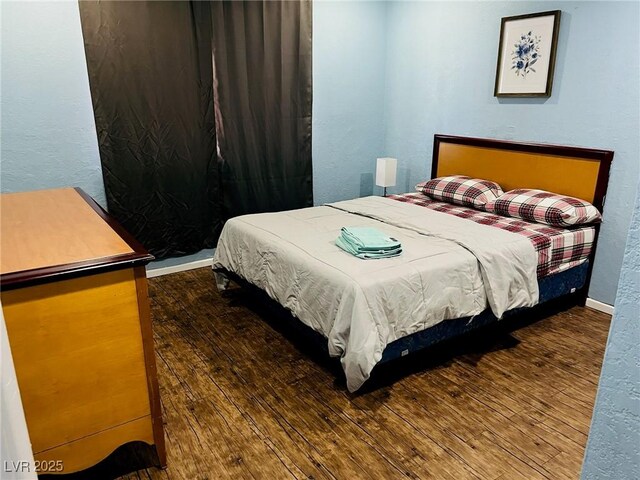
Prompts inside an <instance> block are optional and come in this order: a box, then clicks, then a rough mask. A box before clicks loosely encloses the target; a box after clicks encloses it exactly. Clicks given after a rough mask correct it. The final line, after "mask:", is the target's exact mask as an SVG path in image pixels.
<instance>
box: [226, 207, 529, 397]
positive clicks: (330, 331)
mask: <svg viewBox="0 0 640 480" xmlns="http://www.w3.org/2000/svg"><path fill="white" fill-rule="evenodd" d="M360 225H368V226H372V227H375V228H378V229H379V230H381V231H383V232H386V233H387V234H389V235H390V236H392V237H394V238H397V239H398V240H400V242H401V243H402V248H403V252H402V254H401V255H400V256H399V257H395V258H388V259H380V260H361V259H358V258H356V257H353V256H351V255H350V254H348V253H346V252H344V251H342V250H340V249H339V248H338V247H337V246H336V245H335V243H334V240H335V239H336V237H337V236H338V235H339V233H340V228H341V227H343V226H360ZM536 262H537V256H536V252H535V250H534V248H533V246H532V244H531V242H530V241H529V240H528V239H527V238H525V237H523V236H521V235H517V234H514V233H511V232H507V231H505V230H501V229H498V228H495V227H491V226H486V225H480V224H477V223H475V222H472V221H469V220H465V219H462V218H458V217H455V216H452V215H449V214H446V213H441V212H436V211H433V210H430V209H427V208H423V207H420V206H417V205H412V204H407V203H403V202H398V201H395V200H391V199H388V198H383V197H366V198H360V199H356V200H349V201H344V202H337V203H333V204H329V205H325V206H322V207H312V208H304V209H300V210H292V211H288V212H279V213H265V214H257V215H245V216H241V217H236V218H233V219H231V220H229V221H228V222H227V223H226V225H225V227H224V229H223V231H222V235H221V236H220V240H219V241H218V247H217V249H216V252H215V255H214V259H213V267H214V268H225V269H227V270H229V271H232V272H234V273H236V274H238V275H240V276H241V277H243V278H244V279H246V280H248V281H249V282H251V283H252V284H254V285H256V286H257V287H259V288H261V289H263V290H264V291H266V292H267V293H268V294H269V296H270V297H271V298H273V299H274V300H276V301H277V302H279V303H280V304H281V305H283V306H284V307H286V308H287V309H289V310H290V311H291V313H293V315H295V316H296V317H297V318H298V319H300V320H301V321H302V322H304V323H305V324H306V325H308V326H310V327H311V328H313V329H315V330H316V331H318V332H320V333H322V334H323V335H324V336H325V337H327V339H328V345H329V353H330V354H331V355H333V356H340V357H341V363H342V366H343V369H344V371H345V374H346V378H347V387H348V388H349V390H350V391H355V390H357V389H358V388H359V387H360V386H361V385H362V384H363V383H364V382H365V381H366V380H367V379H368V378H369V375H370V373H371V371H372V370H373V367H374V366H375V365H376V363H377V362H378V361H379V360H380V358H381V357H382V352H383V350H384V348H385V347H386V346H387V344H389V343H391V342H393V341H394V340H397V339H398V338H401V337H403V336H406V335H409V334H411V333H414V332H416V331H420V330H424V329H426V328H429V327H431V326H433V325H435V324H437V323H439V322H441V321H443V320H446V319H452V318H460V317H467V316H473V315H476V314H478V313H480V312H482V311H483V310H484V309H486V308H487V305H489V306H490V308H491V309H492V311H493V313H494V314H495V315H496V316H497V317H501V316H502V314H503V313H504V312H505V311H506V310H510V309H512V308H516V307H529V306H533V305H535V304H536V303H537V301H538V282H537V278H536ZM218 283H219V285H222V283H221V282H218Z"/></svg>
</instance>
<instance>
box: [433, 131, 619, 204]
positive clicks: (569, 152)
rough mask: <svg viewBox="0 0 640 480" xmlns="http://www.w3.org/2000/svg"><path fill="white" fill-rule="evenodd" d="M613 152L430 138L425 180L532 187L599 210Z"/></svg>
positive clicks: (463, 138) (454, 138)
mask: <svg viewBox="0 0 640 480" xmlns="http://www.w3.org/2000/svg"><path fill="white" fill-rule="evenodd" d="M612 159H613V152H612V151H610V150H596V149H591V148H580V147H567V146H561V145H545V144H536V143H518V142H510V141H506V140H493V139H488V138H471V137H456V136H452V135H435V137H434V142H433V163H432V167H431V178H435V177H441V176H444V175H468V176H471V177H476V178H482V179H485V180H492V181H494V182H496V183H497V184H498V185H500V186H501V187H502V188H503V190H504V191H505V192H506V191H509V190H512V189H514V188H538V189H541V190H547V191H549V192H554V193H559V194H562V195H569V196H572V197H577V198H581V199H583V200H587V201H588V202H591V203H592V204H593V205H594V206H595V207H596V208H597V209H598V210H600V211H601V212H602V208H603V206H604V197H605V194H606V191H607V182H608V179H609V168H610V167H611V160H612Z"/></svg>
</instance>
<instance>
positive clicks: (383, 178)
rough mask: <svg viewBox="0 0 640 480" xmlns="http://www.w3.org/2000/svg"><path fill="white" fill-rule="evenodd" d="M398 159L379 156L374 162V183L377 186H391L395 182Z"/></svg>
mask: <svg viewBox="0 0 640 480" xmlns="http://www.w3.org/2000/svg"><path fill="white" fill-rule="evenodd" d="M397 167H398V159H396V158H389V157H385V158H379V159H378V163H377V164H376V185H378V186H379V187H393V186H394V185H395V184H396V169H397Z"/></svg>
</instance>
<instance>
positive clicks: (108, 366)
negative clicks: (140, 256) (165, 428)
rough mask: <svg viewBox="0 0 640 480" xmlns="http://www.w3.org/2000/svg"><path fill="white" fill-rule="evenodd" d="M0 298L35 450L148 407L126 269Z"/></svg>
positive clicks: (131, 275)
mask: <svg viewBox="0 0 640 480" xmlns="http://www.w3.org/2000/svg"><path fill="white" fill-rule="evenodd" d="M145 300H146V298H145ZM2 304H3V307H4V314H5V318H6V324H7V331H8V334H9V341H10V344H11V350H12V353H13V358H14V362H15V368H16V373H17V377H18V383H19V387H20V392H21V394H22V400H23V405H24V410H25V416H26V420H27V425H28V428H29V434H30V436H31V441H32V444H33V451H34V453H35V454H38V453H39V452H42V451H44V450H48V449H52V448H54V447H59V446H61V445H64V444H67V443H69V442H73V441H76V440H78V439H81V438H83V437H87V436H89V435H91V434H95V433H96V432H101V431H104V430H107V429H110V428H113V427H116V426H119V425H122V424H125V423H127V422H130V421H132V420H134V419H139V418H141V417H145V416H149V415H150V413H151V409H150V403H149V392H148V389H147V373H146V370H145V355H144V350H143V343H142V342H143V341H142V338H143V336H142V333H141V326H140V316H139V308H138V295H137V290H136V281H135V277H134V272H133V269H124V270H116V271H112V272H107V273H100V274H95V275H89V276H84V277H80V278H73V279H68V280H62V281H57V282H53V283H45V284H41V285H35V286H28V287H24V288H17V289H14V290H9V291H5V292H2ZM140 440H147V441H148V439H147V438H145V439H140ZM108 453H110V452H107V454H108Z"/></svg>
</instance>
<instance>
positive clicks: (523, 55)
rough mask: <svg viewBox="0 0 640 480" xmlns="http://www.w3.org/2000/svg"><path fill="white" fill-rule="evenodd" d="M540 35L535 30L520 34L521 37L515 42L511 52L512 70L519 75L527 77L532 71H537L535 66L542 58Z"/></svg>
mask: <svg viewBox="0 0 640 480" xmlns="http://www.w3.org/2000/svg"><path fill="white" fill-rule="evenodd" d="M540 41H541V38H540V35H534V34H533V32H529V33H526V34H522V35H520V39H519V40H518V41H517V42H516V43H514V44H513V52H511V60H512V65H511V70H514V71H515V74H516V75H518V76H519V77H522V78H526V77H527V75H529V74H530V73H532V72H533V73H535V72H536V69H535V68H533V66H534V65H535V64H536V62H537V61H538V60H539V59H540V56H541V55H540Z"/></svg>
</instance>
